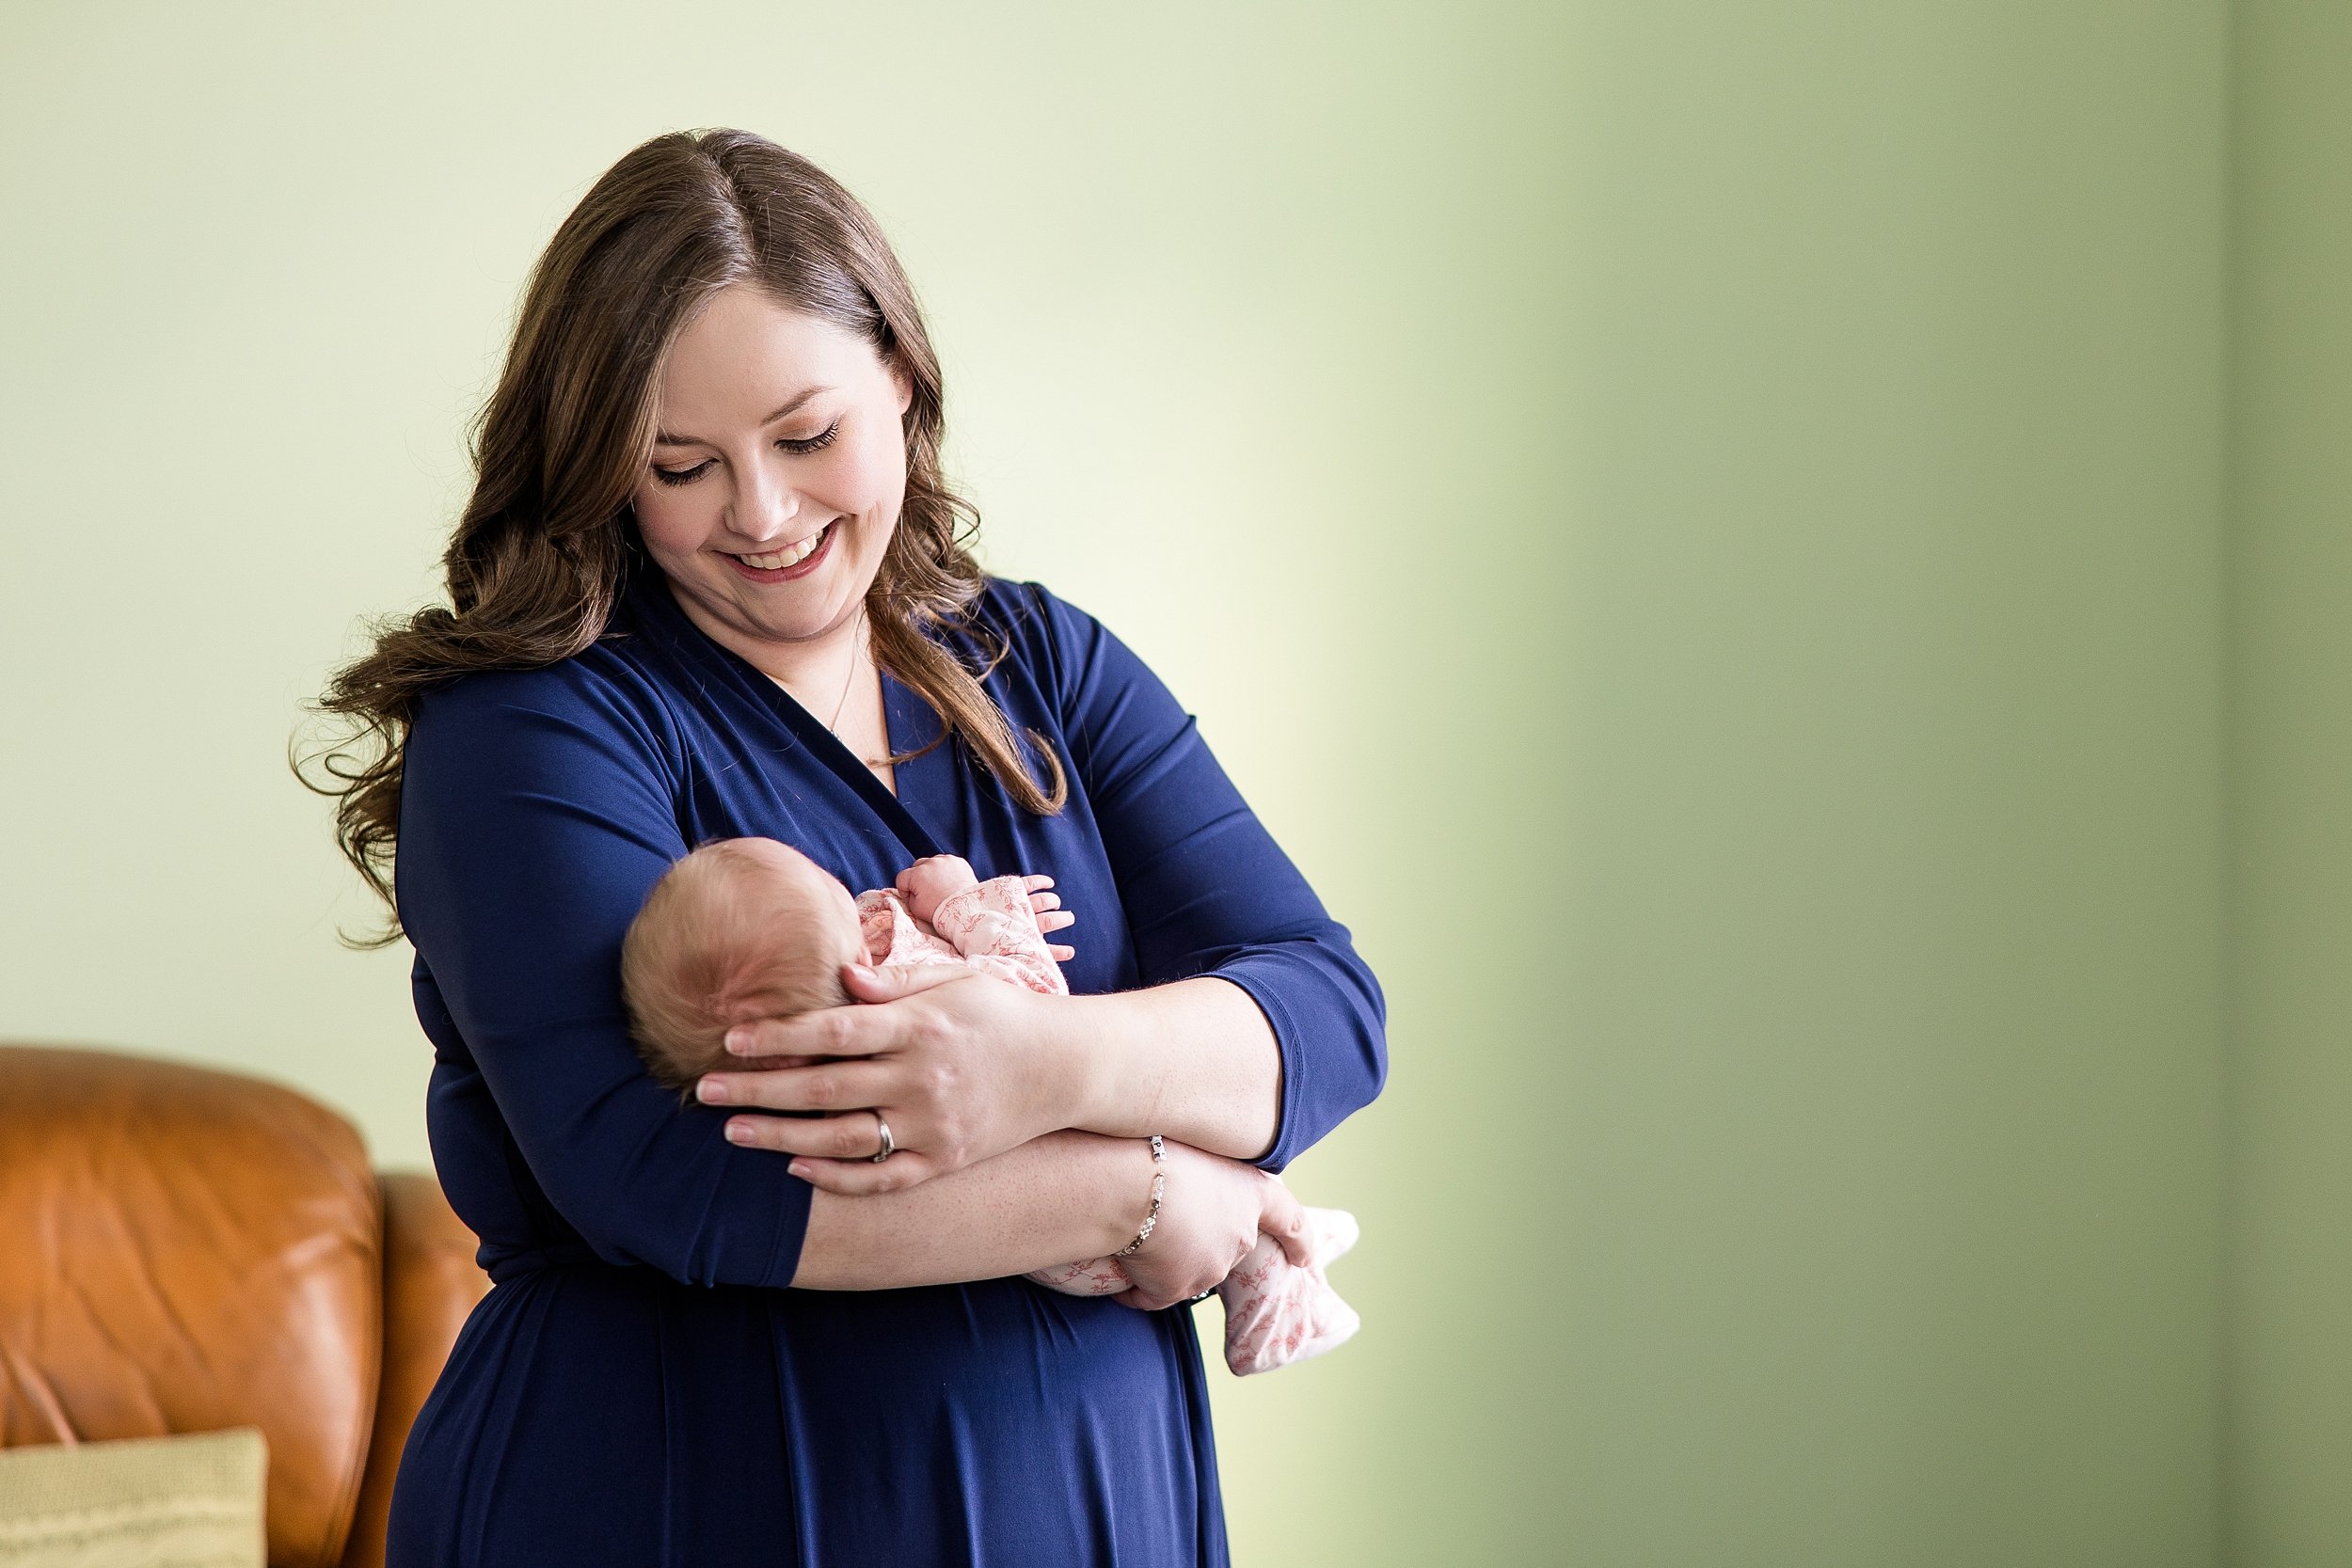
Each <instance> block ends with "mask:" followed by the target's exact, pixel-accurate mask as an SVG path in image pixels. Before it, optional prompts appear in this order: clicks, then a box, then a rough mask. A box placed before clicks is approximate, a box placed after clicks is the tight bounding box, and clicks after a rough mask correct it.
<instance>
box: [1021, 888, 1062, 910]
mask: <svg viewBox="0 0 2352 1568" xmlns="http://www.w3.org/2000/svg"><path fill="white" fill-rule="evenodd" d="M1029 908H1031V909H1033V910H1035V911H1038V912H1039V913H1040V914H1043V913H1044V912H1045V911H1047V910H1058V909H1060V908H1061V895H1060V894H1058V893H1032V894H1030V895H1029Z"/></svg>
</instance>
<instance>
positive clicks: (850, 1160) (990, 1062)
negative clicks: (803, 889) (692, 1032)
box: [695, 964, 1086, 1196]
mask: <svg viewBox="0 0 2352 1568" xmlns="http://www.w3.org/2000/svg"><path fill="white" fill-rule="evenodd" d="M842 977H843V979H844V980H845V981H846V983H847V984H848V986H849V988H850V995H851V996H853V997H855V998H856V999H857V1003H858V1004H861V1005H852V1006H840V1007H825V1008H821V1009H819V1010H818V1011H816V1012H813V1013H803V1014H801V1015H799V1016H798V1017H794V1018H787V1019H766V1020H762V1021H759V1022H754V1023H739V1024H737V1025H736V1026H735V1027H734V1028H733V1029H730V1030H729V1031H727V1046H728V1049H729V1050H730V1051H733V1052H735V1053H737V1054H739V1055H740V1056H741V1057H743V1059H744V1063H745V1067H746V1069H747V1070H745V1071H741V1072H713V1073H706V1074H705V1075H704V1076H703V1078H702V1079H701V1080H700V1081H699V1082H698V1083H697V1085H695V1089H696V1094H697V1096H698V1098H700V1099H701V1100H702V1101H703V1102H704V1103H705V1104H709V1105H726V1106H730V1107H732V1106H740V1107H742V1108H743V1109H745V1110H752V1111H815V1112H818V1113H820V1115H818V1116H817V1117H771V1116H744V1117H733V1118H732V1119H730V1120H729V1121H728V1123H727V1136H728V1138H729V1139H730V1140H732V1141H733V1142H735V1143H738V1144H740V1145H742V1146H743V1147H745V1148H767V1149H775V1150H777V1151H779V1152H783V1153H788V1154H793V1155H797V1156H800V1158H797V1159H795V1160H794V1161H793V1163H792V1167H791V1168H792V1174H793V1175H795V1176H799V1177H801V1178H803V1180H807V1181H809V1182H811V1183H812V1184H814V1185H816V1186H818V1187H821V1188H823V1189H824V1190H825V1191H827V1192H832V1193H840V1194H843V1195H845V1196H858V1195H861V1194H866V1193H886V1192H897V1191H899V1190H901V1189H904V1188H907V1187H912V1186H914V1185H915V1184H916V1183H918V1182H922V1181H928V1180H930V1179H931V1178H932V1177H934V1176H943V1175H945V1174H946V1173H947V1172H948V1171H951V1170H959V1169H961V1168H962V1167H963V1166H965V1165H968V1164H976V1163H977V1162H978V1161H981V1160H985V1159H988V1158H989V1157H990V1156H992V1155H995V1154H1001V1153H1003V1152H1004V1151H1005V1150H1007V1149H1009V1148H1018V1147H1019V1146H1020V1145H1022V1144H1025V1143H1026V1142H1028V1141H1029V1140H1030V1139H1031V1138H1034V1137H1037V1136H1039V1135H1040V1134H1041V1133H1045V1132H1054V1131H1057V1130H1058V1129H1060V1128H1063V1127H1067V1126H1070V1125H1071V1124H1072V1122H1073V1120H1074V1119H1075V1116H1076V1111H1077V1108H1078V1107H1079V1106H1080V1105H1081V1104H1082V1103H1083V1102H1084V1100H1083V1093H1082V1091H1083V1089H1084V1088H1085V1084H1084V1074H1085V1071H1086V1064H1085V1057H1084V1055H1083V1053H1081V1052H1080V1051H1079V1050H1078V1049H1076V1048H1075V1047H1074V1046H1073V1044H1072V1043H1071V1042H1070V1040H1069V1038H1068V1037H1069V1036H1070V1035H1071V1034H1072V1031H1071V1030H1070V1029H1069V1028H1068V1027H1066V1026H1065V1024H1066V1020H1065V1019H1064V1018H1063V1016H1062V1015H1061V1013H1060V1012H1059V1011H1058V1008H1061V1007H1067V1006H1069V1003H1070V999H1069V998H1067V997H1058V996H1041V995H1039V994H1038V993H1037V992H1035V991H1031V990H1024V989H1023V988H1021V987H1019V986H1009V985H1007V984H1006V983H1005V982H1004V981H1002V980H999V979H995V978H993V977H992V976H989V975H985V974H976V973H974V972H973V971H971V970H967V969H961V968H952V967H948V966H946V965H940V966H937V967H926V968H921V969H880V970H878V969H869V968H867V967H866V966H864V965H862V964H849V965H845V966H843V969H842ZM795 1057H818V1058H829V1059H825V1060H818V1061H816V1062H811V1063H804V1064H801V1065H793V1066H778V1067H771V1068H768V1069H767V1070H759V1069H760V1068H761V1066H762V1065H764V1064H765V1063H766V1062H768V1061H770V1060H772V1059H775V1058H795ZM877 1115H879V1116H880V1117H882V1118H883V1119H884V1120H886V1121H887V1122H888V1123H889V1124H890V1135H891V1140H892V1142H893V1144H894V1145H895V1146H896V1148H897V1152H896V1153H894V1154H892V1155H891V1157H890V1158H889V1159H887V1160H884V1161H882V1162H881V1163H880V1164H876V1163H875V1162H874V1160H873V1158H872V1156H873V1155H874V1153H875V1151H876V1150H877V1149H878V1148H880V1147H881V1140H880V1136H879V1132H878V1128H877V1125H876V1122H875V1117H876V1116H877Z"/></svg>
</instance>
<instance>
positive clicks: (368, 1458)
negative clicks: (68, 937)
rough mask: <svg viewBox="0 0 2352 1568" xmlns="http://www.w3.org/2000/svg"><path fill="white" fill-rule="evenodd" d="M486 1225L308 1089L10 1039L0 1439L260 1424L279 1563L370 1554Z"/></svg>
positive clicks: (311, 1565)
mask: <svg viewBox="0 0 2352 1568" xmlns="http://www.w3.org/2000/svg"><path fill="white" fill-rule="evenodd" d="M474 1245H475V1243H474V1238H473V1235H472V1233H471V1232H469V1230H467V1228H466V1227H465V1226H464V1225H462V1224H461V1223H459V1221H458V1219H457V1216H456V1215H455V1214H453V1213H452V1212H450V1207H449V1204H448V1202H447V1200H445V1199H444V1198H443V1197H442V1196H441V1189H440V1185H439V1183H438V1182H437V1181H436V1180H434V1179H433V1178H432V1177H430V1176H425V1175H420V1174H414V1173H406V1174H404V1173H387V1174H382V1175H379V1174H378V1173H376V1172H375V1171H374V1170H373V1169H372V1168H370V1166H369V1164H368V1155H367V1149H366V1147H365V1146H364V1145H363V1144H362V1143H361V1142H360V1140H359V1134H358V1131H357V1130H356V1129H354V1128H353V1127H352V1125H351V1124H350V1123H349V1122H347V1121H345V1120H344V1119H343V1118H342V1117H339V1116H337V1115H336V1114H335V1113H334V1112H332V1111H329V1110H327V1109H326V1107H324V1106H322V1105H319V1104H317V1103H316V1102H315V1101H310V1100H307V1099H305V1098H303V1097H302V1096H301V1095H299V1094H296V1093H295V1092H294V1091H293V1090H292V1089H288V1088H284V1087H282V1086H280V1085H276V1084H269V1083H264V1082H262V1080H260V1079H255V1078H247V1077H244V1076H241V1075H239V1074H235V1073H230V1072H222V1071H218V1070H216V1069H208V1068H199V1067H192V1066H188V1065H186V1064H183V1063H178V1062H166V1061H156V1060H152V1059H150V1058H146V1057H140V1056H130V1055H121V1054H117V1053H111V1052H103V1051H87V1050H58V1049H48V1048H42V1047H38V1046H0V1448H7V1447H13V1446H16V1445H19V1444H32V1443H59V1442H68V1443H70V1442H78V1441H82V1440H86V1439H100V1438H110V1437H152V1436H159V1435H162V1434H164V1433H174V1432H210V1431H215V1430H217V1429H219V1428H222V1427H232V1426H256V1427H259V1428H261V1429H262V1433H263V1434H264V1435H266V1436H267V1438H268V1439H269V1560H270V1563H271V1565H272V1568H339V1565H341V1568H361V1565H365V1568H377V1565H380V1564H381V1563H382V1562H383V1560H384V1522H385V1515H386V1510H387V1508H388V1507H389V1502H390V1498H391V1490H392V1476H393V1473H394V1471H395V1470H396V1469H397V1467H398V1466H399V1464H400V1450H401V1445H402V1444H403V1443H405V1441H406V1440H407V1436H408V1425H409V1423H410V1422H411V1421H412V1420H414V1419H415V1418H416V1414H417V1410H418V1408H419V1406H421V1405H422V1404H423V1402H424V1398H425V1395H426V1394H427V1393H428V1392H429V1391H430V1390H431V1388H432V1386H433V1381H434V1379H435V1378H437V1376H439V1375H440V1370H441V1364H442V1362H443V1361H444V1360H446V1359H447V1357H448V1355H449V1350H450V1346H451V1345H452V1344H453V1342H454V1341H455V1339H456V1338H457V1330H458V1328H459V1326H460V1325H461V1324H462V1323H464V1322H465V1320H466V1314H467V1313H468V1312H469V1311H470V1310H471V1309H472V1307H473V1305H474V1303H475V1302H477V1301H479V1300H480V1299H481V1298H482V1296H483V1293H484V1292H485V1291H487V1290H488V1289H489V1288H490V1282H489V1280H488V1278H487V1277H485V1275H483V1273H482V1271H481V1270H480V1269H479V1268H477V1267H476V1266H475V1264H474Z"/></svg>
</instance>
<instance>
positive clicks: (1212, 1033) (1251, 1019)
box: [1053, 975, 1282, 1161]
mask: <svg viewBox="0 0 2352 1568" xmlns="http://www.w3.org/2000/svg"><path fill="white" fill-rule="evenodd" d="M1053 1000H1054V1003H1055V1006H1054V1013H1055V1015H1056V1019H1057V1022H1061V1023H1062V1024H1063V1025H1064V1027H1063V1029H1062V1031H1061V1033H1062V1036H1063V1043H1062V1044H1061V1046H1060V1047H1059V1049H1060V1051H1061V1053H1062V1058H1063V1060H1064V1061H1065V1063H1066V1066H1065V1067H1064V1069H1063V1071H1064V1073H1065V1074H1066V1077H1065V1079H1064V1082H1066V1083H1067V1084H1068V1085H1070V1094H1069V1096H1068V1099H1067V1101H1066V1109H1065V1110H1064V1111H1063V1112H1062V1113H1061V1114H1063V1115H1064V1116H1066V1117H1067V1118H1068V1119H1067V1120H1065V1121H1063V1122H1061V1123H1059V1124H1058V1125H1062V1126H1067V1127H1074V1128H1078V1129H1081V1130H1083V1131H1085V1132H1100V1133H1103V1134H1104V1135H1105V1136H1108V1137H1118V1138H1141V1137H1147V1136H1149V1135H1150V1134H1151V1133H1152V1132H1163V1133H1165V1134H1166V1135H1167V1136H1168V1137H1170V1138H1175V1139H1179V1140H1181V1141H1182V1142H1184V1143H1186V1144H1189V1145H1191V1146H1192V1147H1193V1148H1199V1149H1201V1150H1202V1151H1204V1152H1206V1153H1211V1154H1219V1155H1223V1156H1225V1157H1226V1158H1228V1159H1232V1160H1242V1161H1251V1160H1257V1159H1262V1158H1263V1157H1264V1154H1265V1152H1266V1150H1267V1149H1268V1148H1271V1147H1272V1145H1273V1143H1274V1136H1275V1130H1276V1127H1277V1125H1278V1123H1279V1119H1280V1108H1281V1083H1282V1065H1281V1053H1280V1050H1279V1046H1278V1044H1277V1042H1276V1040H1275V1037H1274V1030H1273V1027H1272V1025H1270V1024H1269V1023H1267V1022H1266V1019H1265V1015H1264V1014H1263V1012H1261V1011H1260V1010H1259V1007H1258V1004H1257V1003H1256V1001H1255V1000H1253V999H1252V998H1251V997H1250V995H1249V993H1248V991H1246V990H1242V988H1241V987H1239V986H1237V985H1235V984H1233V983H1232V981H1230V980H1224V979H1219V978H1217V977H1216V976H1215V975H1198V976H1195V977H1193V978H1191V979H1185V980H1175V981H1171V982H1169V983H1168V984H1166V985H1161V986H1153V987H1151V988H1150V989H1148V990H1129V991H1117V992H1113V993H1110V994H1108V995H1097V996H1073V997H1068V998H1055V999H1053Z"/></svg>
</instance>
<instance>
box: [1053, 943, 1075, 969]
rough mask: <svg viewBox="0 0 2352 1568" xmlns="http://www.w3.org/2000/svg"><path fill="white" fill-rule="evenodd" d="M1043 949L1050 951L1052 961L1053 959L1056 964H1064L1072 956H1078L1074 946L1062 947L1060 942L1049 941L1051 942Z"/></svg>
mask: <svg viewBox="0 0 2352 1568" xmlns="http://www.w3.org/2000/svg"><path fill="white" fill-rule="evenodd" d="M1045 951H1047V952H1048V953H1051V954H1052V955H1053V956H1054V961H1055V962H1056V963H1057V964H1066V963H1068V962H1069V961H1070V960H1071V959H1073V958H1076V957H1077V956H1078V950H1077V949H1076V948H1074V947H1064V946H1063V945H1062V944H1061V943H1060V942H1051V943H1048V944H1047V946H1046V949H1045Z"/></svg>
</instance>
